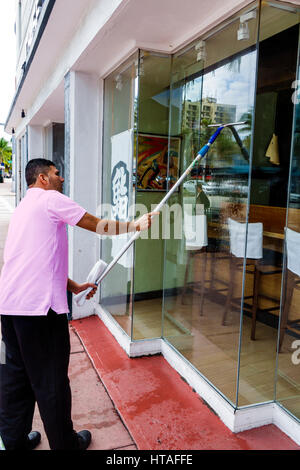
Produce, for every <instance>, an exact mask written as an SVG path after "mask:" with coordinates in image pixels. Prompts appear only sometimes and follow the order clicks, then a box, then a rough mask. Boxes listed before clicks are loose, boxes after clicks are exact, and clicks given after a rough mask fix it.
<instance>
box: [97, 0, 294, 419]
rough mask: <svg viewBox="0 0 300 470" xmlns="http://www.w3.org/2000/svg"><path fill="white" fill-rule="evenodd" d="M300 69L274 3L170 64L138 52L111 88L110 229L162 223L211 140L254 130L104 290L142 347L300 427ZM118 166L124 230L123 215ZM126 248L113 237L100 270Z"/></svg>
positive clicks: (227, 148) (289, 10) (216, 163)
mask: <svg viewBox="0 0 300 470" xmlns="http://www.w3.org/2000/svg"><path fill="white" fill-rule="evenodd" d="M297 64H298V65H297ZM297 67H298V69H299V11H298V10H297V8H296V7H293V6H290V5H288V4H287V3H285V4H282V3H281V2H278V1H276V0H274V1H270V2H269V1H262V2H253V3H252V4H250V5H248V6H247V8H245V9H243V10H241V11H240V12H239V13H238V14H237V15H235V16H234V17H232V18H230V19H229V20H227V21H226V23H224V24H221V25H219V26H218V27H217V28H216V29H215V30H214V31H212V32H209V33H207V34H206V35H205V36H203V37H201V38H199V39H198V40H196V41H194V42H193V43H192V44H190V45H188V46H187V47H185V48H184V49H183V50H181V51H179V52H178V53H176V54H175V55H173V56H171V55H164V54H158V53H154V52H149V51H143V50H140V51H138V52H137V53H136V54H134V55H133V56H132V57H130V59H128V61H127V62H126V63H124V64H122V65H121V66H120V67H119V68H118V69H117V70H116V71H114V72H113V73H112V74H111V75H110V76H109V77H108V78H107V79H106V80H105V104H104V141H103V155H104V158H103V175H104V178H103V181H102V196H103V197H102V210H103V212H102V214H101V215H102V216H104V217H111V216H113V217H119V218H120V220H122V218H124V219H126V220H128V219H129V218H131V217H138V216H139V215H141V214H142V213H145V212H148V211H150V210H153V208H154V207H155V206H156V205H157V204H158V203H159V202H160V201H161V199H162V198H163V197H164V195H165V194H166V191H168V189H170V188H171V187H172V185H173V184H174V183H175V181H176V180H177V179H178V177H179V176H180V175H181V174H182V173H183V171H184V170H185V169H186V168H187V167H188V165H189V164H190V163H191V162H192V161H193V159H194V158H195V156H196V154H197V152H198V150H199V149H200V148H201V147H202V146H203V145H204V144H205V143H206V142H207V141H208V139H209V138H210V136H211V135H212V133H213V132H214V131H215V130H216V127H211V126H219V125H221V124H224V123H228V122H229V123H230V122H236V121H241V122H242V123H243V124H242V125H239V126H235V127H229V128H226V129H224V130H223V131H222V133H221V134H220V136H219V137H218V139H217V140H216V141H215V143H214V144H213V146H212V147H211V148H210V150H209V153H208V154H207V156H206V158H205V159H203V160H202V161H201V162H200V164H198V165H197V166H195V167H194V168H193V170H192V171H191V173H190V175H189V176H188V177H187V178H186V180H185V182H184V183H183V184H182V186H181V187H180V188H179V190H178V191H176V192H175V193H174V194H173V195H172V197H171V199H170V200H169V201H168V204H167V205H166V207H164V208H163V210H162V211H161V215H160V217H159V219H158V218H157V219H156V221H155V222H154V224H153V227H152V230H151V232H149V233H147V234H143V236H141V238H140V239H138V240H137V241H136V243H135V246H134V247H133V248H132V250H131V251H130V252H129V253H128V255H126V257H124V259H123V260H122V262H121V263H118V264H117V266H115V267H114V270H113V271H112V272H111V273H110V274H109V275H108V276H107V278H106V279H105V280H104V281H103V283H102V285H101V305H102V306H103V307H104V308H105V309H106V311H108V312H109V313H110V314H111V315H112V316H113V317H114V319H115V320H116V321H117V322H118V324H119V325H120V326H121V328H122V329H123V330H124V331H125V332H126V333H127V334H128V335H129V336H130V338H131V340H132V341H138V340H144V339H152V338H157V337H162V338H163V339H164V340H166V341H167V342H168V344H170V345H171V346H172V347H173V348H174V349H175V350H176V351H177V352H178V353H180V355H181V356H182V357H183V358H184V359H185V360H186V361H187V362H188V363H189V364H190V365H191V366H193V367H194V368H195V369H196V370H197V371H198V372H199V373H200V374H201V375H202V376H203V377H205V378H206V380H207V381H208V382H210V383H211V384H212V385H213V386H214V387H215V388H216V389H217V390H218V391H219V392H220V393H221V394H222V395H223V396H224V397H225V398H226V399H227V400H228V401H229V402H230V403H231V404H232V405H233V406H234V407H244V406H249V405H254V404H256V403H262V402H268V401H274V400H276V401H277V402H278V403H280V404H281V405H282V406H284V407H285V408H286V409H287V410H288V411H290V412H291V413H292V414H293V415H294V416H296V417H298V418H300V400H299V386H300V385H299V365H298V364H299V362H300V352H299V351H300V334H299V328H300V327H299V325H300V321H299V318H300V315H299V314H298V312H299V308H298V305H299V301H300V293H299V292H300V268H299V273H295V272H294V271H293V270H292V269H290V268H291V265H290V262H289V250H290V248H289V247H290V245H289V244H288V243H289V241H290V240H295V237H297V235H298V234H299V233H300V223H299V220H300V217H299V215H298V212H297V211H298V210H299V208H300V207H298V206H299V205H300V194H299V190H300V183H299V181H300V180H299V168H298V167H299V162H300V131H299V125H300V124H299V123H300V108H299V106H300V105H299V102H300V94H299V88H300V86H299V83H300V82H299V80H300V72H299V70H298V75H297ZM297 80H298V81H297ZM120 149H121V150H122V152H121V153H120ZM124 149H126V151H124ZM120 161H121V163H122V162H123V163H122V165H123V166H122V165H121V166H122V168H123V170H124V171H125V170H126V171H127V173H128V174H127V173H126V171H125V174H126V175H127V176H126V178H125V180H126V196H127V203H128V204H127V205H128V207H129V206H132V205H134V208H135V211H132V212H131V213H130V211H129V210H128V212H127V213H126V214H125V213H122V214H121V213H119V212H118V211H117V209H116V208H114V191H113V190H112V188H113V187H114V186H113V185H114V178H115V177H116V172H117V170H120V168H119V166H120ZM125 164H126V165H127V166H126V165H125ZM118 165H119V166H118ZM124 165H125V166H124ZM125 167H126V168H125ZM123 170H122V171H123ZM120 171H121V170H120ZM105 204H109V205H112V206H110V209H109V210H110V211H112V212H111V213H109V212H108V209H107V206H105ZM287 229H290V232H289V231H288V230H287ZM288 234H289V235H291V237H292V238H288ZM293 237H294V238H293ZM299 237H300V235H299ZM125 241H126V240H125V238H124V240H114V239H113V240H112V239H110V238H107V239H105V237H104V239H103V241H102V259H104V260H105V261H106V262H109V261H111V259H112V258H113V256H114V255H115V254H116V250H117V248H119V247H120V246H121V245H122V243H125ZM299 245H300V242H299ZM297 257H298V258H299V256H298V255H294V258H297ZM125 258H126V259H125ZM293 361H294V362H293ZM276 366H277V367H276Z"/></svg>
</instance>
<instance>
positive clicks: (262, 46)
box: [238, 2, 299, 406]
mask: <svg viewBox="0 0 300 470" xmlns="http://www.w3.org/2000/svg"><path fill="white" fill-rule="evenodd" d="M278 6H280V8H278ZM298 20H299V17H298V15H297V14H296V11H295V9H293V11H291V10H290V9H289V8H287V7H286V6H284V7H282V5H280V4H277V3H276V2H270V3H269V2H262V9H261V18H260V31H259V57H258V71H257V92H256V108H255V123H254V137H253V161H252V172H251V194H250V207H249V224H248V228H250V227H253V226H255V224H257V223H259V224H261V225H262V230H263V239H262V254H261V257H259V258H258V259H247V269H246V277H245V292H244V308H243V311H244V315H243V330H242V331H243V335H242V342H241V354H240V370H239V395H238V406H244V405H250V404H254V403H261V402H265V401H270V400H271V401H272V400H274V398H275V395H274V390H275V388H274V384H275V370H276V343H277V335H278V320H279V314H280V294H281V283H282V261H283V260H282V254H283V239H284V227H285V220H286V204H287V188H288V178H289V166H290V150H291V136H292V122H293V103H292V99H291V98H292V93H293V89H292V88H291V85H292V83H293V81H294V80H295V78H296V64H297V50H298V34H299V31H298V29H299V28H298V25H297V22H298ZM249 244H250V240H248V245H249ZM280 387H283V388H286V387H287V388H289V385H288V384H287V383H286V384H285V385H284V384H283V381H282V380H281V379H280Z"/></svg>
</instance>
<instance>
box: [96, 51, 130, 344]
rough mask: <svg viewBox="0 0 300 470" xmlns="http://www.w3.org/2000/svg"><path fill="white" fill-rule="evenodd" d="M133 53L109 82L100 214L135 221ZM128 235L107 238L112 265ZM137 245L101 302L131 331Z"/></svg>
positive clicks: (105, 249)
mask: <svg viewBox="0 0 300 470" xmlns="http://www.w3.org/2000/svg"><path fill="white" fill-rule="evenodd" d="M137 61H138V55H137V54H134V56H132V57H131V58H130V59H129V60H128V61H127V62H126V63H124V64H122V65H121V66H120V67H119V68H118V69H117V70H116V71H114V72H113V74H111V75H110V76H109V77H108V78H106V79H105V83H104V87H105V89H104V129H103V133H104V137H103V155H104V158H103V178H102V207H101V214H99V215H101V217H103V218H107V219H117V220H121V221H122V220H130V215H131V214H130V207H131V206H132V205H134V202H135V191H134V179H133V162H134V158H133V156H134V128H135V126H136V123H135V119H136V111H135V107H136V93H137V89H138V87H137V78H136V63H137ZM129 236H130V235H129V234H128V235H127V234H125V235H121V236H114V237H107V238H106V237H102V241H101V258H102V259H103V260H104V261H105V262H106V263H109V262H110V261H112V259H113V258H114V257H115V256H116V255H117V253H118V252H119V251H120V250H121V248H122V246H123V245H124V244H125V243H126V241H127V240H128V238H129ZM132 280H133V248H130V249H129V250H128V252H127V253H126V254H125V255H124V256H122V258H121V259H120V260H119V262H118V263H117V264H116V265H115V266H114V268H113V270H112V271H111V272H110V273H109V274H108V275H107V277H106V278H105V279H104V280H103V281H102V283H101V300H100V303H101V306H102V307H103V308H104V309H106V310H107V311H108V312H109V313H111V314H112V315H113V317H114V318H115V320H116V321H117V322H118V323H119V325H120V326H121V327H122V328H123V329H124V331H125V332H126V333H127V334H128V335H131V318H132V285H133V282H132Z"/></svg>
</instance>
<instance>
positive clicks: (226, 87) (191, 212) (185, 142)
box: [164, 5, 257, 404]
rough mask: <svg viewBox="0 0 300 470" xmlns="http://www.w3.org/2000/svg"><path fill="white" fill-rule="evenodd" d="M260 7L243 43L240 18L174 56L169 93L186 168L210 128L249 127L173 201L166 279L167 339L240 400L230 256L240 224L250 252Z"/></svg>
mask: <svg viewBox="0 0 300 470" xmlns="http://www.w3.org/2000/svg"><path fill="white" fill-rule="evenodd" d="M253 9H254V14H253V15H252V19H251V20H249V25H248V27H249V28H248V29H249V37H248V38H246V39H244V40H243V41H238V40H237V31H238V28H239V18H236V19H233V20H232V22H231V24H230V25H229V26H226V27H224V29H222V30H221V31H219V32H217V33H215V34H211V35H210V36H209V37H208V38H206V39H205V38H204V41H200V44H199V42H196V43H194V44H193V45H192V46H190V47H189V48H187V50H185V51H183V52H180V53H179V54H177V56H176V57H175V58H174V61H173V70H172V88H171V106H172V107H171V124H170V129H171V136H175V135H181V138H182V152H181V160H182V163H181V164H182V169H183V168H186V167H187V165H188V164H190V162H191V161H192V159H193V158H194V157H195V155H196V153H197V151H198V150H199V149H200V148H201V147H202V145H204V144H205V143H206V142H207V141H208V139H209V137H210V136H211V135H212V132H213V131H214V129H213V128H210V127H208V126H209V125H210V124H221V123H229V122H235V121H244V122H245V123H244V124H243V125H242V126H240V127H237V128H236V129H234V128H232V129H231V128H226V129H224V130H223V131H222V133H221V134H220V136H219V137H218V139H217V140H216V141H215V143H214V144H213V146H212V147H211V149H210V151H209V153H208V155H207V157H206V159H205V160H204V161H203V160H202V162H201V164H200V165H198V166H197V167H196V168H194V170H193V171H192V172H191V174H190V178H189V180H188V181H186V182H185V183H184V184H183V187H182V190H181V191H180V193H179V194H178V195H177V197H176V199H175V198H174V200H173V201H171V203H170V206H171V205H172V204H174V203H175V202H176V203H177V204H179V205H180V206H181V208H182V214H183V228H182V237H181V239H176V238H175V237H174V238H171V240H166V251H165V275H164V278H165V286H164V337H165V338H166V339H167V340H168V341H169V342H170V343H171V344H172V345H173V346H174V347H175V348H176V349H178V350H179V351H180V353H181V354H182V355H183V356H184V357H185V358H186V359H188V360H189V361H190V362H191V363H192V364H193V366H194V367H195V368H196V369H198V370H199V371H200V372H201V373H202V374H203V375H204V376H205V377H206V378H207V379H208V380H209V381H210V382H211V383H212V384H213V385H214V386H215V387H216V388H218V389H219V390H220V391H221V393H223V394H224V396H226V398H227V399H229V400H230V401H231V402H233V403H234V404H235V402H236V389H237V372H238V353H239V332H240V310H241V298H242V287H243V283H242V281H243V270H244V266H243V264H244V263H243V255H242V256H241V257H239V258H237V257H236V256H234V255H233V253H231V249H230V248H231V247H232V246H233V243H234V242H233V238H232V237H231V236H230V234H231V232H232V230H231V228H232V226H233V225H235V228H236V227H239V228H241V230H235V240H238V242H239V244H240V247H239V252H240V251H241V250H242V251H243V249H245V241H246V214H247V202H248V185H249V178H248V176H249V153H250V146H251V127H252V113H253V108H254V90H255V78H256V76H255V71H256V47H255V44H256V35H257V15H256V10H255V5H252V10H253ZM249 10H251V8H249ZM203 42H204V43H205V54H200V56H199V51H201V50H202V51H203V48H204V44H203ZM203 58H205V60H203ZM236 260H238V262H235V261H236ZM166 320H168V324H167V323H166Z"/></svg>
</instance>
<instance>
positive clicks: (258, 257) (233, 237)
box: [222, 218, 281, 340]
mask: <svg viewBox="0 0 300 470" xmlns="http://www.w3.org/2000/svg"><path fill="white" fill-rule="evenodd" d="M227 223H228V229H229V240H230V258H229V273H230V275H229V279H230V281H229V286H228V295H227V299H226V303H225V308H224V313H223V321H222V324H223V325H225V324H226V320H227V315H228V311H229V309H230V305H231V302H232V300H233V292H234V284H235V278H236V272H237V271H241V270H242V269H243V260H244V257H246V273H247V274H251V275H253V276H254V282H253V295H251V296H248V297H244V300H246V299H248V298H249V297H252V298H253V302H252V327H251V339H252V340H255V332H256V317H257V308H258V297H259V295H260V294H259V284H260V278H261V276H262V275H272V274H277V273H281V269H279V270H278V269H274V268H273V267H272V266H271V267H270V266H265V265H263V263H262V259H263V224H262V223H261V222H255V223H248V224H246V223H240V222H237V221H235V220H233V219H231V218H228V219H227ZM246 231H247V233H246ZM246 235H247V239H246ZM246 242H247V246H246ZM251 265H252V266H253V268H252V269H249V268H250V266H251ZM239 300H240V299H239ZM278 308H279V303H278V305H276V306H275V307H270V308H267V309H265V310H268V311H272V310H278Z"/></svg>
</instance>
